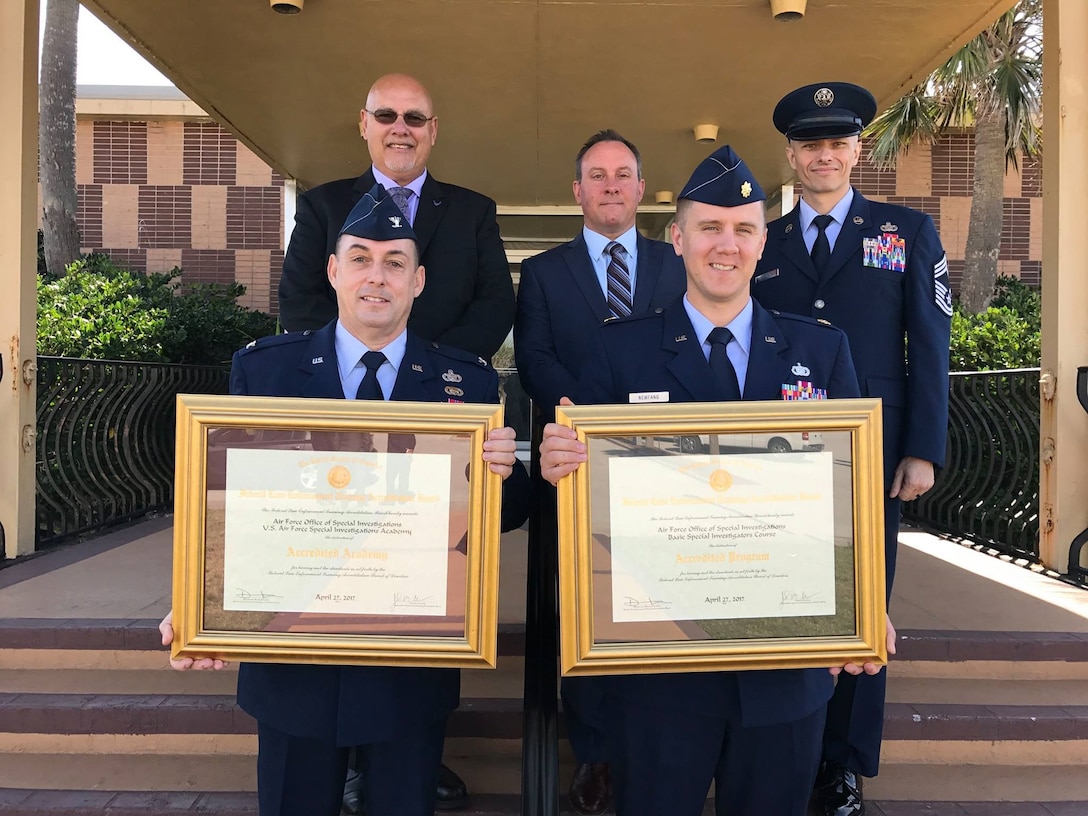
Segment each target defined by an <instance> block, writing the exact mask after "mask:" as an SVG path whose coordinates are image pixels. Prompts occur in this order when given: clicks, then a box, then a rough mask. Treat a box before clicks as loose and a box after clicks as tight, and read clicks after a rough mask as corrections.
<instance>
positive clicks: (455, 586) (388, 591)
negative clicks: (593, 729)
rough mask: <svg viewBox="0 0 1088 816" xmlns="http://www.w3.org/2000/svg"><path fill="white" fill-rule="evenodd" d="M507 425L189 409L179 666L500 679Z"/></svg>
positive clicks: (449, 409)
mask: <svg viewBox="0 0 1088 816" xmlns="http://www.w3.org/2000/svg"><path fill="white" fill-rule="evenodd" d="M502 418H503V409H502V406H501V405H475V404H448V403H419V402H369V401H355V400H335V399H300V398H286V397H285V398H278V397H277V398H272V397H241V396H206V395H193V394H181V395H179V396H178V399H177V459H176V476H175V510H174V514H175V515H174V573H173V626H174V643H173V647H172V657H174V658H179V657H194V658H197V657H220V658H223V659H226V660H244V661H256V662H276V663H338V664H353V665H381V666H423V667H440V668H455V667H463V668H494V667H495V663H496V644H497V636H498V574H499V532H500V510H501V499H502V496H501V490H502V488H501V483H502V478H501V477H500V476H498V475H496V474H494V473H492V472H491V471H490V469H489V468H488V467H487V465H486V463H485V462H484V461H483V458H482V454H483V443H484V441H485V440H486V438H487V434H488V432H489V431H490V430H492V429H493V428H498V427H501V425H502ZM228 465H229V467H228Z"/></svg>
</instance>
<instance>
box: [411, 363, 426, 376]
mask: <svg viewBox="0 0 1088 816" xmlns="http://www.w3.org/2000/svg"><path fill="white" fill-rule="evenodd" d="M412 371H418V372H419V373H420V374H422V373H423V366H421V365H420V364H419V363H412Z"/></svg>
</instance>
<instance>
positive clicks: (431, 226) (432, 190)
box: [412, 173, 448, 272]
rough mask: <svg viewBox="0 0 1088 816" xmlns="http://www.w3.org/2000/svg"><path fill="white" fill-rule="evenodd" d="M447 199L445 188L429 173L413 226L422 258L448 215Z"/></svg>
mask: <svg viewBox="0 0 1088 816" xmlns="http://www.w3.org/2000/svg"><path fill="white" fill-rule="evenodd" d="M445 198H446V191H445V188H444V187H443V186H442V185H441V184H439V183H438V182H437V181H435V179H434V176H432V175H431V174H430V173H428V174H427V178H426V179H425V180H424V182H423V189H422V190H421V191H420V194H419V207H418V208H417V209H416V220H415V222H414V223H413V224H412V230H413V231H414V232H415V234H416V242H417V243H418V244H419V254H420V257H422V256H423V255H424V254H426V252H427V246H428V245H429V244H430V243H431V239H432V238H434V233H435V230H437V229H438V224H439V222H440V221H441V220H442V217H443V216H444V215H445V214H446V210H447V209H448V205H447V204H446V201H445ZM427 271H428V272H429V271H430V270H427Z"/></svg>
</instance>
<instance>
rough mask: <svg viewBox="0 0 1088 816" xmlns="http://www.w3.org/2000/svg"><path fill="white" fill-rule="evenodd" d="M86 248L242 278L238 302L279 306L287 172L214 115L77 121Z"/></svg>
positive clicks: (150, 267) (125, 259)
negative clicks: (263, 157) (239, 138)
mask: <svg viewBox="0 0 1088 816" xmlns="http://www.w3.org/2000/svg"><path fill="white" fill-rule="evenodd" d="M76 183H77V186H78V192H79V212H78V215H77V221H78V224H79V230H80V236H81V243H82V245H83V250H84V251H94V252H105V253H108V254H109V255H110V256H111V257H112V258H113V259H114V260H115V261H116V262H117V263H118V264H120V265H123V266H127V267H129V268H131V269H137V270H141V271H146V272H164V271H168V270H170V269H172V268H173V267H175V266H178V267H181V269H182V273H183V274H182V280H183V282H202V283H230V282H231V281H235V280H237V281H238V282H239V283H242V284H243V285H244V286H245V287H246V293H245V295H244V296H243V297H242V298H241V300H240V302H241V303H242V304H243V305H245V306H250V307H252V308H255V309H259V310H261V311H264V312H269V313H273V314H274V313H275V312H276V296H275V295H276V290H275V286H276V284H277V283H278V281H279V276H280V267H281V266H282V264H283V178H282V177H280V176H279V175H277V174H275V173H273V172H272V171H271V170H270V169H269V167H268V165H266V164H265V163H264V162H263V161H261V160H260V159H259V158H257V156H256V155H254V153H253V152H252V151H251V150H249V149H248V148H247V147H245V146H244V145H242V144H239V143H238V141H237V140H236V139H235V138H234V137H233V136H231V134H230V133H229V132H228V131H226V130H224V129H223V128H222V127H220V126H219V125H218V124H216V123H215V122H211V121H178V120H161V121H145V122H141V121H127V120H125V121H110V120H102V119H88V118H80V119H79V120H78V121H77V124H76Z"/></svg>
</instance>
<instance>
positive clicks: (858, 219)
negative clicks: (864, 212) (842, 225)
mask: <svg viewBox="0 0 1088 816" xmlns="http://www.w3.org/2000/svg"><path fill="white" fill-rule="evenodd" d="M854 223H855V224H857V225H858V226H859V227H860V226H861V225H862V224H864V223H865V219H864V218H862V217H861V216H860V215H855V216H854Z"/></svg>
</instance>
